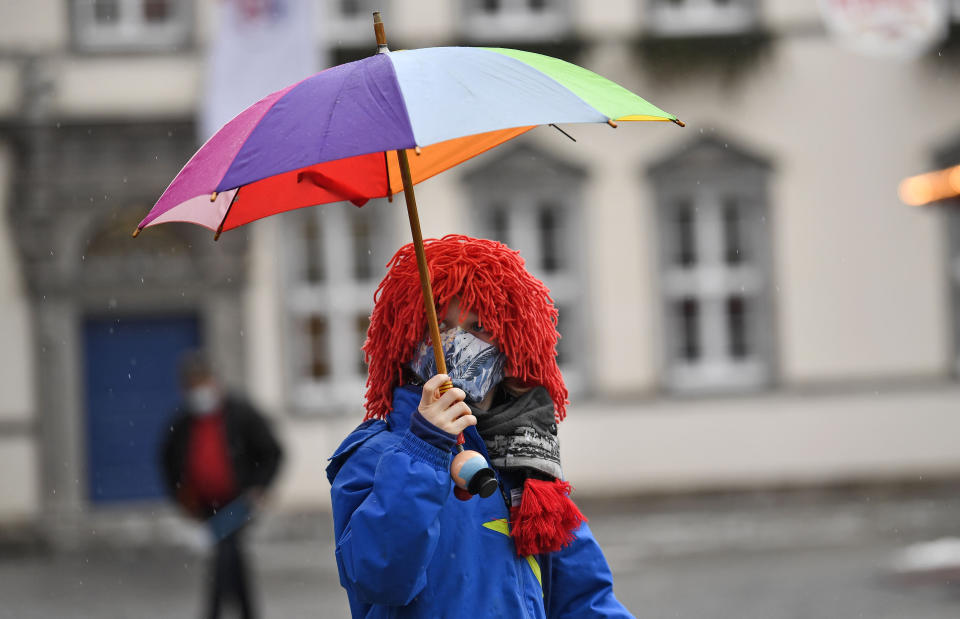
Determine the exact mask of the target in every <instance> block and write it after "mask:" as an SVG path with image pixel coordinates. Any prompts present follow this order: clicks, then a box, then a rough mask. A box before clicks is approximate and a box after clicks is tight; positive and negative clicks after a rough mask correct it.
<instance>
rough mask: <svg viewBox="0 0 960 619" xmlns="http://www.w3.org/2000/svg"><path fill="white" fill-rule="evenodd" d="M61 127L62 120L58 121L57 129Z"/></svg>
mask: <svg viewBox="0 0 960 619" xmlns="http://www.w3.org/2000/svg"><path fill="white" fill-rule="evenodd" d="M59 128H60V121H57V129H59Z"/></svg>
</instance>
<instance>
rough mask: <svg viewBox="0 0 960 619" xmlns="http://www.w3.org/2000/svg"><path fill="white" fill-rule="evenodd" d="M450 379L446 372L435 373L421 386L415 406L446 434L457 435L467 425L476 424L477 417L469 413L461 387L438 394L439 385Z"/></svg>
mask: <svg viewBox="0 0 960 619" xmlns="http://www.w3.org/2000/svg"><path fill="white" fill-rule="evenodd" d="M448 380H450V377H449V376H447V375H446V374H437V375H436V376H434V377H433V378H431V379H430V380H428V381H427V383H426V384H425V385H424V386H423V395H422V396H421V397H420V406H419V407H418V408H417V410H418V411H420V414H421V415H423V418H424V419H426V420H427V421H429V422H430V423H431V424H433V425H434V426H436V427H438V428H440V429H441V430H443V431H444V432H447V433H448V434H453V435H457V434H460V433H461V432H463V431H464V429H466V427H467V426H475V425H477V418H476V417H474V416H473V415H472V414H471V413H470V407H469V406H467V403H466V402H464V401H463V400H464V399H465V398H466V397H467V394H466V393H464V392H463V389H457V388H456V387H453V388H452V389H450V390H449V391H447V392H446V393H444V394H443V395H440V385H442V384H443V383H445V382H447V381H448Z"/></svg>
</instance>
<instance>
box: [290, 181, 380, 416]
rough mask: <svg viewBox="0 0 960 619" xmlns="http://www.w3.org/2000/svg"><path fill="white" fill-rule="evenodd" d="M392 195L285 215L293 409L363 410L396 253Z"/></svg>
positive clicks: (323, 410)
mask: <svg viewBox="0 0 960 619" xmlns="http://www.w3.org/2000/svg"><path fill="white" fill-rule="evenodd" d="M390 206H392V205H388V204H387V202H386V200H371V201H370V202H368V203H367V204H365V205H364V206H363V207H362V208H357V207H355V206H353V205H351V204H346V203H344V204H324V205H321V206H316V207H311V208H305V209H300V210H297V211H294V212H292V213H289V214H286V215H283V216H282V217H283V224H284V225H283V228H284V237H283V239H284V240H283V246H284V254H285V262H286V265H285V272H286V274H287V287H286V288H287V290H286V306H287V308H286V309H287V316H288V318H289V320H288V321H287V325H286V328H285V331H286V343H287V346H286V348H287V360H288V367H289V372H288V375H289V377H290V382H291V385H290V386H291V390H290V394H291V398H292V402H291V403H292V405H293V407H294V409H296V410H299V411H301V412H347V411H349V412H356V410H357V409H358V408H359V407H360V405H361V404H362V394H363V385H364V383H365V381H366V377H367V370H366V366H365V364H364V362H363V357H362V352H361V350H360V347H361V346H362V345H363V342H364V339H365V338H366V334H367V326H368V325H369V319H370V312H371V310H372V309H373V292H374V289H375V288H376V286H377V284H378V283H379V282H380V280H381V279H383V276H384V275H385V274H386V270H385V268H384V265H385V264H386V262H387V260H388V259H389V257H390V256H391V255H392V253H393V252H394V251H395V250H396V247H395V245H396V243H395V242H394V240H393V238H392V237H391V236H390V230H391V225H392V222H393V214H394V212H393V211H394V210H395V209H391V208H390Z"/></svg>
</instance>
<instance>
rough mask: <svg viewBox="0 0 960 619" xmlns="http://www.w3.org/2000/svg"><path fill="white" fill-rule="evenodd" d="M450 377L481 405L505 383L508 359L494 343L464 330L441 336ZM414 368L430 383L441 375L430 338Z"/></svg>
mask: <svg viewBox="0 0 960 619" xmlns="http://www.w3.org/2000/svg"><path fill="white" fill-rule="evenodd" d="M440 343H441V344H442V345H443V356H444V359H445V360H446V362H447V375H448V376H450V381H451V382H452V383H453V385H454V386H455V387H459V388H460V389H463V390H464V392H466V394H467V399H468V400H470V401H471V402H480V401H481V400H483V398H484V397H485V396H486V395H487V394H488V393H490V390H491V389H493V388H494V387H496V386H497V384H499V383H500V381H501V380H503V366H504V364H505V363H506V360H507V358H506V356H505V355H504V354H503V353H502V352H500V349H498V348H497V347H496V346H494V345H493V344H490V343H489V342H484V341H483V340H481V339H479V338H477V337H475V336H474V335H472V334H471V333H468V332H466V331H464V330H463V329H462V328H460V327H453V328H452V329H447V330H445V331H442V332H441V333H440ZM410 369H412V370H413V371H414V373H416V375H417V376H419V377H420V379H421V380H423V381H424V382H426V381H427V380H429V379H430V378H431V377H432V376H434V375H435V374H436V373H437V364H436V362H435V361H434V358H433V345H432V344H431V342H430V337H429V336H427V337H426V338H425V339H424V341H423V342H422V343H421V344H420V346H419V347H418V348H417V351H416V352H415V353H414V355H413V359H412V360H411V361H410Z"/></svg>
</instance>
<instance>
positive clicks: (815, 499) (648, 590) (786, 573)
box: [0, 491, 960, 619]
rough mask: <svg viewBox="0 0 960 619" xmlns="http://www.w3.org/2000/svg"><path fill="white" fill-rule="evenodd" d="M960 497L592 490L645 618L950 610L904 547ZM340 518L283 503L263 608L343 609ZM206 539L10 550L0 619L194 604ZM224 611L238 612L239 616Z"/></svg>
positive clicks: (195, 611)
mask: <svg viewBox="0 0 960 619" xmlns="http://www.w3.org/2000/svg"><path fill="white" fill-rule="evenodd" d="M954 496H960V494H956V493H953V492H943V491H937V492H927V493H916V492H911V493H910V494H909V495H903V494H898V495H896V496H890V495H883V496H878V495H877V494H876V493H873V492H862V491H861V492H853V493H848V494H836V493H834V494H830V495H824V494H823V493H799V494H798V493H788V494H776V495H769V494H755V495H730V496H715V497H702V496H701V497H681V498H675V499H658V500H650V499H646V500H631V501H626V500H618V501H604V502H597V501H593V502H589V501H581V504H582V507H583V509H584V512H585V513H586V514H587V515H588V516H589V517H590V519H591V526H592V527H593V529H594V532H595V534H596V536H597V538H598V539H599V540H600V543H601V545H602V546H603V547H604V549H605V552H606V555H607V558H608V560H609V562H610V564H611V566H612V568H613V570H614V574H615V579H616V585H615V590H616V592H617V595H618V597H619V598H620V599H621V600H622V601H623V602H624V604H625V605H626V606H627V607H628V608H630V610H631V611H632V612H633V613H634V614H635V615H636V616H637V617H657V618H659V617H664V618H677V617H681V618H691V619H694V618H695V619H706V618H716V619H733V618H736V619H753V618H756V619H838V618H847V617H851V618H856V617H869V618H871V619H894V618H904V619H906V618H909V619H946V618H950V619H955V618H956V617H958V616H960V582H958V581H957V580H956V578H957V575H958V574H960V572H956V571H955V572H953V573H952V575H951V574H947V575H944V574H943V573H940V574H935V575H922V574H921V575H919V576H917V577H912V576H911V577H904V576H903V575H893V574H892V573H891V571H890V566H891V565H892V564H893V563H892V562H893V561H894V559H895V557H896V556H897V553H898V552H899V551H901V550H902V549H903V548H904V547H905V546H906V545H907V544H910V543H914V542H918V541H925V540H931V539H936V538H939V537H943V536H947V535H954V536H956V535H957V534H958V533H960V499H955V498H953V497H954ZM329 530H330V522H329V517H328V516H325V515H323V514H314V515H299V516H297V517H296V518H295V519H292V520H291V518H290V517H281V516H274V517H273V518H271V519H268V520H266V521H265V522H264V523H263V524H261V526H260V527H259V529H258V530H257V531H255V535H254V538H255V539H254V540H253V542H254V543H253V546H252V554H253V558H254V563H255V570H256V575H257V585H258V591H259V599H260V606H261V608H262V609H263V611H264V616H265V617H277V618H297V617H344V616H347V614H348V613H347V607H346V597H345V595H344V594H343V591H342V589H341V588H340V586H339V583H338V581H337V573H336V567H335V564H334V560H333V549H332V543H331V541H330V540H329ZM204 561H205V558H204V550H203V549H202V548H200V547H199V546H198V545H197V544H196V543H193V544H190V543H183V540H180V541H176V540H170V543H166V544H157V543H151V544H125V545H122V546H119V547H118V546H116V545H113V546H109V545H91V546H89V547H87V548H84V549H76V550H73V551H69V552H64V551H61V552H49V551H48V552H37V551H24V550H20V551H15V552H2V549H0V600H2V603H0V617H2V618H4V619H6V618H8V617H9V618H11V619H13V618H16V619H21V618H34V617H37V618H40V617H43V618H47V617H78V618H85V617H116V618H127V617H159V618H167V617H170V618H173V617H178V618H180V617H198V616H200V612H199V610H200V594H201V585H202V578H203V572H204V569H205V563H204ZM228 616H229V615H228Z"/></svg>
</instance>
